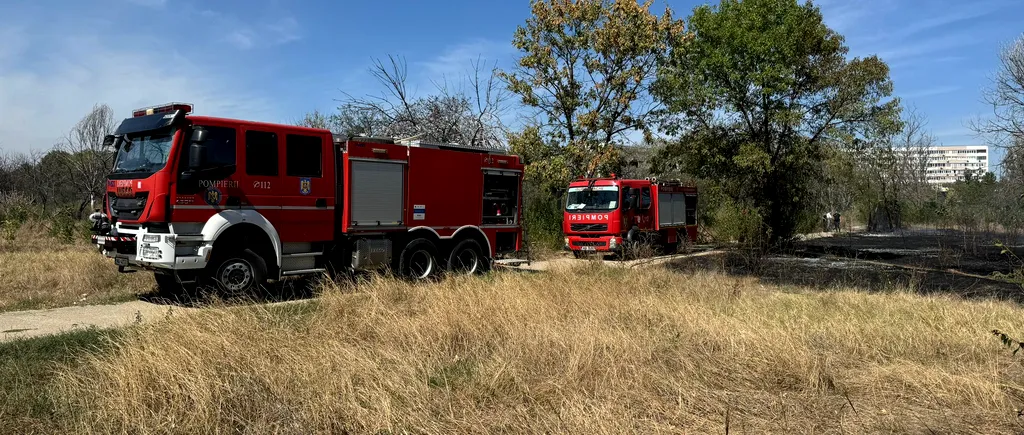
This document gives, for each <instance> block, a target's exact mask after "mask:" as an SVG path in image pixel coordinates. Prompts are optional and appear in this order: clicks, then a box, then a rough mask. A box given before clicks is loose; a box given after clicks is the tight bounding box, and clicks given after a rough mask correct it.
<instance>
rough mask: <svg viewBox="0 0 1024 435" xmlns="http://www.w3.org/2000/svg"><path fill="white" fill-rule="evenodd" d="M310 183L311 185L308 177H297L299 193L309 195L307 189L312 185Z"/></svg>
mask: <svg viewBox="0 0 1024 435" xmlns="http://www.w3.org/2000/svg"><path fill="white" fill-rule="evenodd" d="M312 185H313V183H312V182H310V181H309V178H300V179H299V193H301V194H303V195H309V190H310V188H311V187H312Z"/></svg>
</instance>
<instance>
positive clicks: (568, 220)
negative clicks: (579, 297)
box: [562, 174, 697, 258]
mask: <svg viewBox="0 0 1024 435" xmlns="http://www.w3.org/2000/svg"><path fill="white" fill-rule="evenodd" d="M562 230H563V232H564V234H565V245H564V249H566V250H569V251H572V253H573V254H574V255H575V256H576V257H577V258H579V257H581V256H583V255H584V254H588V253H601V252H605V253H608V252H611V253H615V252H621V251H622V250H623V249H624V248H625V247H627V246H630V245H638V244H644V243H646V244H651V245H655V246H657V247H660V248H661V249H662V250H663V251H664V252H665V253H674V252H676V251H677V250H678V249H679V247H680V245H684V244H687V243H693V242H696V240H697V188H696V187H693V186H684V185H682V184H681V183H679V182H678V181H668V182H666V181H658V180H657V179H653V178H647V179H642V180H641V179H620V178H618V177H616V176H615V175H614V174H612V176H611V177H606V178H580V179H578V180H576V181H573V182H572V183H570V184H569V189H568V194H567V195H566V201H565V212H564V218H563V222H562Z"/></svg>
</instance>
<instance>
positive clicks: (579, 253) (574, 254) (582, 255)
mask: <svg viewBox="0 0 1024 435" xmlns="http://www.w3.org/2000/svg"><path fill="white" fill-rule="evenodd" d="M572 256H573V257H576V258H583V257H586V254H584V253H583V252H581V251H572Z"/></svg>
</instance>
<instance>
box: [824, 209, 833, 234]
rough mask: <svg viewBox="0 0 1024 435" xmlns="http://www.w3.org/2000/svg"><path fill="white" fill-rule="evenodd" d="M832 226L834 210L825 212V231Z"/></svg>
mask: <svg viewBox="0 0 1024 435" xmlns="http://www.w3.org/2000/svg"><path fill="white" fill-rule="evenodd" d="M831 228H832V212H828V213H825V232H828V230H830V229H831Z"/></svg>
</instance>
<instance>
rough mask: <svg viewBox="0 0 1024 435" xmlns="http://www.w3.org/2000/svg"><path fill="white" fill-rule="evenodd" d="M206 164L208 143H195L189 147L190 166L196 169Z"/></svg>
mask: <svg viewBox="0 0 1024 435" xmlns="http://www.w3.org/2000/svg"><path fill="white" fill-rule="evenodd" d="M203 166H206V145H203V144H201V143H194V144H192V146H190V147H189V149H188V167H189V169H192V170H195V169H200V168H202V167H203Z"/></svg>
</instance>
